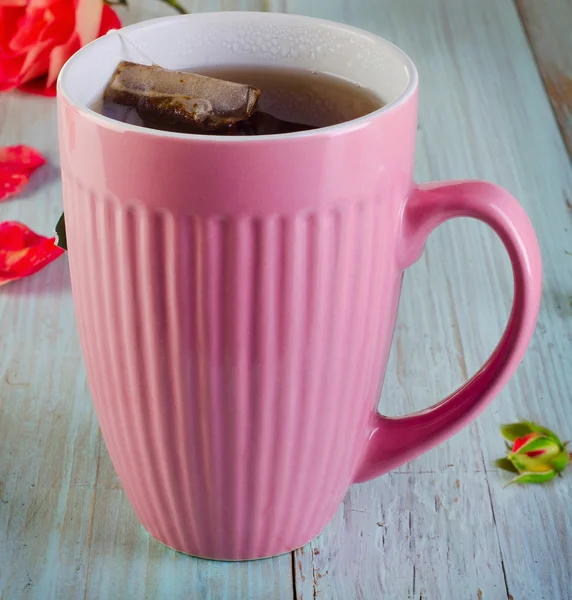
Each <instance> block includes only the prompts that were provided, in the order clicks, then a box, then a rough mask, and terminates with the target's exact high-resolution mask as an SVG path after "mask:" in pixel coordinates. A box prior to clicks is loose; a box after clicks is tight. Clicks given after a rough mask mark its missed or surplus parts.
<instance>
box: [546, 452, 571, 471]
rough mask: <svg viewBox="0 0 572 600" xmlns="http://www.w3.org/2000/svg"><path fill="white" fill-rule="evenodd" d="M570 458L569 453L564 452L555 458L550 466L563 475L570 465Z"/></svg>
mask: <svg viewBox="0 0 572 600" xmlns="http://www.w3.org/2000/svg"><path fill="white" fill-rule="evenodd" d="M569 458H570V457H569V455H568V452H567V451H566V450H562V452H561V453H560V454H559V455H558V456H555V457H554V458H553V459H552V460H551V461H550V465H551V466H552V468H553V469H554V470H555V471H556V472H557V473H561V472H562V471H564V469H565V468H566V466H567V465H568V460H569Z"/></svg>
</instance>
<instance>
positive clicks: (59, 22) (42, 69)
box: [0, 0, 121, 96]
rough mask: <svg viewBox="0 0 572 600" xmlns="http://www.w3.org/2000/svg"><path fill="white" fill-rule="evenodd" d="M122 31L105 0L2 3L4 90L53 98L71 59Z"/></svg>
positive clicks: (0, 81) (0, 71)
mask: <svg viewBox="0 0 572 600" xmlns="http://www.w3.org/2000/svg"><path fill="white" fill-rule="evenodd" d="M117 27H121V23H120V21H119V19H118V17H117V15H116V14H115V12H114V11H113V10H112V9H111V7H109V6H107V5H104V4H103V1H102V0H0V91H4V90H11V89H14V88H20V89H22V90H25V91H27V92H32V93H36V94H44V95H48V96H53V95H54V94H55V92H56V86H55V82H56V79H57V76H58V73H59V72H60V69H61V68H62V67H63V65H64V63H65V62H66V61H67V59H68V58H69V57H70V56H71V55H72V54H73V53H74V52H76V51H77V50H79V49H80V48H81V47H82V46H85V44H88V43H89V42H91V41H93V40H94V39H95V38H97V37H99V36H100V35H103V34H104V33H107V32H108V31H109V30H110V29H114V28H117Z"/></svg>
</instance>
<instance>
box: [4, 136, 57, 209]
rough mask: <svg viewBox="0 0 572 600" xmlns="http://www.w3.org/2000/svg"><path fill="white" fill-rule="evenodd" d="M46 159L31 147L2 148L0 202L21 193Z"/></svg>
mask: <svg viewBox="0 0 572 600" xmlns="http://www.w3.org/2000/svg"><path fill="white" fill-rule="evenodd" d="M44 164H46V159H45V158H44V157H43V156H42V155H41V154H40V153H39V152H38V151H37V150H34V148H30V147H29V146H8V147H5V148H0V201H2V200H5V199H6V198H8V197H10V196H13V195H14V194H17V193H18V192H20V191H21V190H22V189H23V188H24V186H25V185H26V184H27V183H28V180H29V179H30V176H31V175H32V173H33V172H34V171H35V170H36V169H37V168H38V167H41V166H42V165H44Z"/></svg>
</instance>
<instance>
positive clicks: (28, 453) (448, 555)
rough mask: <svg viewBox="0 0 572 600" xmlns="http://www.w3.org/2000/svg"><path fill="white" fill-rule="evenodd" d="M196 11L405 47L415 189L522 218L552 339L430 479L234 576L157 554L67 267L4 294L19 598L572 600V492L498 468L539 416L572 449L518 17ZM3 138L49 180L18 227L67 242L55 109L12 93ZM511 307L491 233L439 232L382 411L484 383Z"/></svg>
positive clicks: (3, 356) (362, 502) (394, 2)
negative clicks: (132, 498) (287, 19)
mask: <svg viewBox="0 0 572 600" xmlns="http://www.w3.org/2000/svg"><path fill="white" fill-rule="evenodd" d="M182 1H183V3H184V4H185V6H187V7H188V8H189V9H191V10H201V11H204V10H217V9H221V8H223V9H252V10H268V9H270V10H280V11H283V10H288V11H290V12H298V13H306V14H312V15H315V16H321V17H326V18H332V19H336V20H340V21H347V22H349V23H352V24H354V25H357V26H360V27H363V28H365V29H369V30H372V31H374V32H377V33H380V34H381V35H383V36H385V37H387V38H388V39H390V40H392V41H394V42H395V43H397V44H398V45H399V46H401V47H402V48H404V50H405V51H406V52H408V53H409V54H410V56H411V57H412V58H413V60H414V61H415V62H416V63H417V65H418V67H419V70H420V76H421V95H420V100H421V113H420V129H419V135H418V153H417V173H416V174H417V178H418V179H419V180H420V181H427V180H431V179H446V178H452V177H454V178H460V177H479V178H486V179H490V180H492V181H495V182H497V183H499V184H501V185H503V186H505V187H506V188H508V189H509V190H511V191H512V192H513V193H514V194H515V195H516V196H517V197H518V198H519V199H520V200H521V202H522V203H523V205H524V207H525V208H526V210H527V212H528V213H529V215H530V217H531V219H532V221H533V224H534V226H535V228H536V231H537V233H538V236H539V239H540V244H541V249H542V253H543V259H544V270H545V278H544V285H545V292H544V301H543V306H542V309H541V315H540V320H539V325H538V327H537V331H536V334H535V338H534V340H533V343H532V345H531V348H530V350H529V352H528V354H527V356H526V358H525V360H524V363H523V365H522V367H521V368H520V369H519V371H518V373H517V375H516V377H515V378H514V379H513V380H512V382H511V383H510V384H509V386H508V387H507V389H506V390H505V391H504V392H503V393H502V394H501V395H500V397H499V398H498V399H497V400H496V401H495V403H494V404H493V405H492V407H491V408H490V409H489V410H488V411H486V412H485V413H484V414H483V415H482V416H481V417H480V418H479V419H478V420H477V421H476V422H475V423H473V424H472V425H471V426H470V427H469V428H467V429H465V430H464V431H463V432H461V433H460V434H458V435H457V436H455V437H454V438H453V439H452V440H450V441H449V442H447V443H445V444H443V445H442V446H440V447H439V448H437V449H435V450H434V451H432V452H429V453H427V454H426V455H424V456H422V457H421V458H419V459H418V460H416V461H414V462H413V463H410V464H408V465H404V466H403V467H402V468H401V469H398V470H397V471H396V472H394V473H391V474H389V475H387V476H385V477H383V478H380V479H379V480H377V481H374V482H371V483H368V484H364V485H361V486H356V487H354V488H352V490H350V493H349V494H348V496H347V498H346V499H345V501H344V503H343V505H342V506H341V507H340V509H339V511H338V513H337V515H336V517H335V518H334V520H333V521H332V523H331V524H330V526H329V527H328V528H327V529H326V531H325V532H324V533H323V534H322V535H321V536H320V537H319V538H318V539H317V540H316V541H315V542H314V543H313V544H311V545H310V546H308V547H306V548H305V549H303V550H300V551H298V552H296V553H295V557H294V558H295V562H294V564H292V562H291V559H290V557H289V556H285V557H280V558H277V559H272V560H268V561H260V562H255V563H248V564H224V563H214V562H208V561H200V560H197V559H192V558H189V557H185V556H182V555H180V554H176V553H174V552H172V551H170V550H168V549H166V548H164V547H163V546H161V545H159V544H158V543H156V542H154V541H153V540H150V539H149V537H148V536H147V535H146V534H145V532H144V531H142V529H141V528H140V526H139V525H138V523H137V521H136V519H135V517H134V515H133V513H132V511H131V509H130V507H129V505H128V503H127V501H126V500H125V497H124V495H123V492H122V491H121V489H120V487H119V485H118V481H117V479H116V476H115V474H114V471H113V468H112V466H111V463H110V461H109V457H108V455H107V452H106V450H105V447H104V444H103V443H102V441H101V436H100V434H99V430H98V426H97V422H96V420H95V417H94V415H93V410H92V407H91V401H90V398H89V391H88V389H87V383H86V379H85V372H84V368H83V362H82V359H81V355H80V350H79V344H78V339H77V333H76V327H75V322H74V319H73V307H72V303H71V296H70V289H69V275H68V270H67V259H66V258H65V257H64V258H62V259H59V260H58V261H57V262H55V263H54V264H52V265H50V266H49V267H47V268H46V269H45V270H44V271H42V272H40V273H38V274H37V275H35V276H33V277H32V278H30V279H27V280H23V281H20V282H16V283H12V284H9V285H8V286H4V287H3V288H1V289H0V598H2V600H12V599H20V598H23V599H27V598H30V599H36V598H38V599H41V600H44V599H51V598H54V599H56V598H57V599H60V598H93V599H96V598H109V599H111V600H115V599H116V598H125V599H129V598H149V599H163V598H185V599H186V598H201V599H202V598H205V599H217V600H218V599H220V600H223V599H224V600H234V599H239V598H251V599H253V600H258V599H260V600H266V599H267V598H268V599H274V598H276V599H280V600H283V599H284V600H286V599H290V598H292V597H293V592H294V590H293V582H292V566H294V568H295V573H296V575H295V592H296V596H297V597H298V598H304V599H306V600H311V599H313V598H318V599H322V600H342V599H343V600H349V599H351V600H353V599H354V598H361V599H362V600H373V599H376V598H380V597H381V598H383V599H384V600H385V599H387V600H401V599H402V598H411V599H415V600H449V599H455V600H456V599H463V600H464V599H465V598H475V599H476V600H488V599H491V600H496V599H502V598H507V599H508V598H510V597H512V598H513V599H514V600H526V599H527V598H532V597H534V598H545V599H546V600H560V599H563V600H564V599H566V598H568V597H570V590H571V589H572V579H571V576H570V568H569V565H568V563H569V557H570V554H571V552H572V516H571V512H570V506H572V477H571V476H570V474H569V475H568V477H567V478H566V479H564V480H562V481H558V482H557V483H556V484H554V485H549V486H542V487H538V488H532V487H529V488H518V487H513V488H507V489H503V487H502V486H503V484H504V483H505V482H506V478H505V476H504V474H502V473H499V472H498V471H497V470H495V469H492V468H491V467H490V465H491V462H492V460H493V459H494V458H496V457H497V456H499V455H500V454H501V453H502V451H503V444H502V441H501V439H500V436H499V435H498V433H497V430H498V425H499V424H500V423H502V422H506V421H511V420H515V419H517V418H519V417H524V418H532V419H537V420H539V421H542V422H543V423H545V424H546V425H547V426H551V427H554V428H555V429H556V430H557V431H559V432H561V433H562V435H568V436H572V410H571V409H572V395H571V392H570V389H572V353H571V352H570V348H571V347H572V346H571V342H572V309H571V308H570V307H569V305H568V298H569V296H571V295H572V258H570V257H569V256H567V255H566V254H565V251H572V236H571V234H570V231H571V230H572V212H570V210H569V209H568V208H567V206H566V200H567V199H568V200H570V199H572V170H571V167H570V161H569V158H568V156H567V154H566V149H565V146H564V143H563V140H562V137H561V135H560V131H559V128H558V124H557V122H556V120H555V118H554V114H553V111H552V108H551V105H550V101H549V99H548V97H547V95H546V93H545V90H544V87H543V83H542V80H541V77H540V75H539V73H538V69H537V67H536V64H535V62H534V57H533V55H532V52H531V49H530V46H529V44H528V42H527V39H526V36H525V34H524V31H523V28H522V25H521V22H520V20H519V16H518V13H517V11H516V8H515V6H514V4H513V3H512V2H511V1H510V0H481V1H480V2H472V1H471V0H433V2H431V3H427V2H425V1H424V0H408V1H407V2H403V1H399V0H360V1H353V2H352V1H350V0H312V1H311V2H307V1H304V0H240V1H239V0H221V1H218V0H203V1H199V0H195V1H192V0H182ZM562 2H563V0H555V1H554V3H553V2H552V0H551V1H550V2H549V3H548V2H545V3H544V4H545V5H546V6H547V7H548V8H550V9H552V8H551V7H553V6H558V5H562ZM523 4H524V2H522V1H521V8H522V5H523ZM526 4H530V5H532V3H528V2H527V3H526ZM548 5H549V6H548ZM164 14H171V11H170V9H169V8H168V7H165V6H164V5H163V4H162V3H161V2H159V1H158V0H144V2H142V3H140V2H136V1H133V2H132V3H131V7H130V10H129V13H128V14H127V13H125V11H123V12H122V16H123V17H124V21H126V22H132V21H135V20H140V19H143V18H149V17H152V16H160V15H164ZM530 14H533V13H532V12H530ZM540 17H543V18H545V19H547V18H550V19H552V17H547V16H546V14H544V13H543V14H541V15H540V14H539V15H538V17H537V18H536V20H535V22H538V18H540ZM565 19H569V17H567V16H565ZM562 20H563V24H562V27H566V22H565V21H564V18H562ZM567 24H568V30H570V29H571V28H572V21H568V23H567ZM527 27H528V28H529V32H530V31H531V29H530V27H529V26H528V25H527ZM561 37H562V36H561ZM531 39H533V43H534V37H533V36H532V34H531ZM558 43H561V40H560V41H559V42H558ZM535 51H536V52H537V49H536V48H535ZM555 52H556V54H558V55H560V54H562V52H563V51H562V50H557V51H555ZM562 55H563V54H562ZM537 56H538V54H537ZM568 56H570V52H568ZM559 64H560V63H559ZM559 68H560V67H559ZM0 140H1V143H2V144H3V145H4V144H11V143H28V144H31V145H34V146H36V147H37V148H38V149H39V150H41V151H42V152H44V153H46V154H47V156H48V157H49V159H50V164H51V166H50V167H48V168H44V169H43V170H42V171H40V172H39V173H38V174H37V175H35V176H34V179H33V181H32V184H31V186H30V187H29V188H28V190H27V191H26V192H25V193H24V194H23V195H22V196H21V197H19V198H18V199H16V200H11V201H9V202H5V203H3V204H2V205H0V220H7V219H20V220H22V221H24V222H26V223H27V224H29V225H30V226H32V227H33V228H34V229H36V230H37V231H38V232H40V233H45V234H47V233H49V232H50V231H51V229H52V227H53V225H54V224H55V222H56V220H57V218H58V216H59V212H60V210H61V185H60V183H59V173H58V168H57V164H58V157H57V147H56V120H55V106H54V103H53V101H52V100H48V99H42V98H33V97H30V96H22V95H12V94H8V95H0ZM511 294H512V283H511V275H510V268H509V264H508V260H507V259H506V257H505V255H504V250H503V249H502V247H501V244H500V243H499V242H498V241H497V240H496V239H495V238H494V237H493V236H492V234H491V233H490V232H488V231H487V230H486V229H485V228H484V226H481V225H478V224H476V223H473V222H469V221H456V222H454V223H450V224H447V225H445V226H443V227H441V228H440V229H439V231H438V232H436V233H435V234H434V235H433V236H432V237H431V240H430V242H429V244H428V248H427V251H426V252H425V254H424V256H423V258H422V260H421V261H420V262H419V263H418V264H417V265H415V266H414V267H413V268H412V269H410V270H409V272H408V273H407V276H406V279H405V287H404V291H403V297H402V302H401V305H400V313H399V319H398V323H397V327H396V334H395V342H394V348H393V352H392V356H391V358H390V362H389V365H388V371H387V376H386V383H385V386H384V390H383V396H382V400H381V409H382V410H383V412H385V413H386V414H391V415H397V414H402V413H405V412H410V411H412V410H417V409H420V408H423V407H425V406H427V405H428V404H430V403H432V402H434V401H436V400H438V399H439V398H442V397H443V396H445V395H446V394H447V393H448V392H450V391H451V390H452V389H453V388H454V387H455V386H457V385H459V384H460V383H461V382H462V381H464V380H465V379H466V378H467V376H468V375H470V374H471V373H473V372H474V371H475V370H476V369H477V368H478V367H479V366H480V364H481V363H482V362H483V361H484V360H485V358H486V356H487V355H488V353H489V352H490V351H491V350H492V349H493V347H494V345H495V343H496V341H497V340H498V338H499V336H500V333H501V331H502V328H503V326H504V324H505V322H506V319H507V316H508V311H509V309H510V303H511Z"/></svg>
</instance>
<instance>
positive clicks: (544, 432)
mask: <svg viewBox="0 0 572 600" xmlns="http://www.w3.org/2000/svg"><path fill="white" fill-rule="evenodd" d="M523 423H526V425H528V426H529V427H530V429H531V430H532V431H533V432H534V433H540V434H541V435H545V436H546V437H547V438H550V439H551V440H554V441H555V442H556V443H557V444H561V443H562V442H561V441H560V438H559V437H558V436H557V435H556V434H555V433H554V432H553V431H551V430H550V429H547V428H546V427H542V425H537V424H536V423H532V422H531V421H523Z"/></svg>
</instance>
